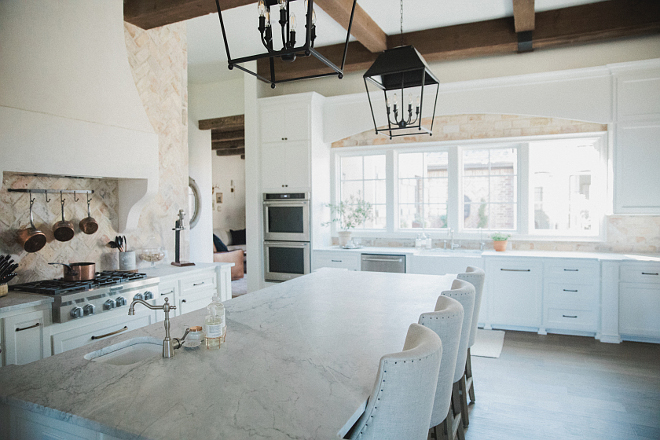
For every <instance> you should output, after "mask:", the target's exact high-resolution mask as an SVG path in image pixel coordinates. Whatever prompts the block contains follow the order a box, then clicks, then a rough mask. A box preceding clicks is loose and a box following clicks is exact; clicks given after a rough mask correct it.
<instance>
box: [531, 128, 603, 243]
mask: <svg viewBox="0 0 660 440" xmlns="http://www.w3.org/2000/svg"><path fill="white" fill-rule="evenodd" d="M600 155H601V152H600V141H599V139H597V138H587V139H565V140H559V141H543V142H530V144H529V179H530V186H531V187H532V188H534V206H533V209H534V212H533V215H532V216H531V217H532V224H531V227H530V231H531V232H533V233H542V234H557V235H598V234H599V233H600V228H599V226H600V218H599V217H600V216H601V215H602V213H601V212H600V210H599V209H598V207H599V206H602V204H601V203H597V202H598V201H599V199H602V197H603V195H604V194H603V191H602V189H603V188H604V185H605V184H604V182H602V180H603V179H602V177H601V173H600V169H601V166H600V164H601V159H600ZM599 193H600V194H599Z"/></svg>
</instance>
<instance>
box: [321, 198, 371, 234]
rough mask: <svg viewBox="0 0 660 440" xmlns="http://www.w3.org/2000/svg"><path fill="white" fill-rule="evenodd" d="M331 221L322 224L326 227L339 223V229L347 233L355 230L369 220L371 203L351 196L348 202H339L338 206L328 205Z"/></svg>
mask: <svg viewBox="0 0 660 440" xmlns="http://www.w3.org/2000/svg"><path fill="white" fill-rule="evenodd" d="M326 206H327V207H328V208H330V215H331V216H332V219H331V220H330V221H329V222H326V223H322V226H327V225H330V224H332V223H339V228H340V229H342V230H344V231H348V230H349V229H353V228H356V227H358V226H360V225H362V224H364V222H366V221H367V220H368V219H370V218H371V203H369V202H367V201H365V200H364V199H362V198H360V197H359V195H358V197H355V196H353V195H351V196H350V197H349V198H348V201H346V202H345V201H341V202H339V204H338V205H333V204H328V205H326Z"/></svg>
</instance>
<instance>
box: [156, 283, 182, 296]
mask: <svg viewBox="0 0 660 440" xmlns="http://www.w3.org/2000/svg"><path fill="white" fill-rule="evenodd" d="M177 284H178V281H164V282H162V283H160V284H159V285H158V293H159V294H160V296H170V295H174V294H175V293H176V288H177Z"/></svg>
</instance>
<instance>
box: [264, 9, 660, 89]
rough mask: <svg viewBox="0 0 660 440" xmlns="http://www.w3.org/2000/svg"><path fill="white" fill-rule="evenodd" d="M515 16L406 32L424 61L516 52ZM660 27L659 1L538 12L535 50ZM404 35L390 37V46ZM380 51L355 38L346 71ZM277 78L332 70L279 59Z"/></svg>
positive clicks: (328, 50)
mask: <svg viewBox="0 0 660 440" xmlns="http://www.w3.org/2000/svg"><path fill="white" fill-rule="evenodd" d="M513 21H514V19H513V17H507V18H500V19H496V20H488V21H482V22H478V23H467V24H459V25H455V26H448V27H442V28H435V29H427V30H423V31H418V32H410V33H407V34H404V42H405V44H412V45H413V46H415V48H416V49H417V50H418V51H419V52H420V53H421V54H422V56H424V58H425V59H426V61H429V62H432V61H447V60H456V59H462V58H471V57H479V56H488V55H498V54H510V53H515V52H517V51H518V38H517V34H516V32H515V31H514V23H513ZM658 32H660V2H659V1H657V0H609V1H605V2H598V3H590V4H586V5H580V6H573V7H570V8H563V9H555V10H552V11H545V12H537V13H536V14H535V28H534V49H544V48H551V47H559V46H566V45H571V44H583V43H589V42H596V41H605V40H611V39H615V38H624V37H631V36H639V35H644V34H653V33H658ZM400 38H401V37H400V36H397V35H393V36H389V37H388V47H393V46H395V45H398V44H399V42H400ZM317 49H318V51H319V52H321V53H322V54H323V55H325V56H326V57H328V58H329V59H330V60H333V61H335V62H336V61H337V60H341V51H342V50H343V44H338V45H334V46H326V47H319V48H317ZM376 56H377V54H373V53H371V52H369V51H368V50H367V49H366V48H364V46H362V45H361V44H360V43H357V42H351V43H350V45H349V48H348V57H347V59H346V66H345V68H344V72H346V73H348V72H356V71H363V70H366V69H367V68H369V66H371V64H372V63H373V61H374V60H375V59H376ZM257 71H258V73H259V74H261V75H264V76H268V61H267V60H265V61H263V60H260V62H258V63H257ZM276 72H277V73H276V75H277V76H276V79H277V80H283V79H288V78H294V77H301V76H306V75H316V74H321V73H327V72H329V69H328V68H327V67H325V66H324V65H323V64H322V63H320V62H319V61H318V60H316V59H314V58H313V57H306V58H301V57H299V58H298V59H297V60H296V61H294V62H293V63H285V62H282V61H279V60H277V61H276Z"/></svg>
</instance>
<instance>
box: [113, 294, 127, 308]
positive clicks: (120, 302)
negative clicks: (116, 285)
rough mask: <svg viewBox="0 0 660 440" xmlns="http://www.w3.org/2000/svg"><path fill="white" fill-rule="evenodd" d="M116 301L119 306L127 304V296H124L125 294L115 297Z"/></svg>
mask: <svg viewBox="0 0 660 440" xmlns="http://www.w3.org/2000/svg"><path fill="white" fill-rule="evenodd" d="M115 303H116V304H117V307H121V306H125V305H126V298H124V297H123V296H118V297H117V299H115Z"/></svg>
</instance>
